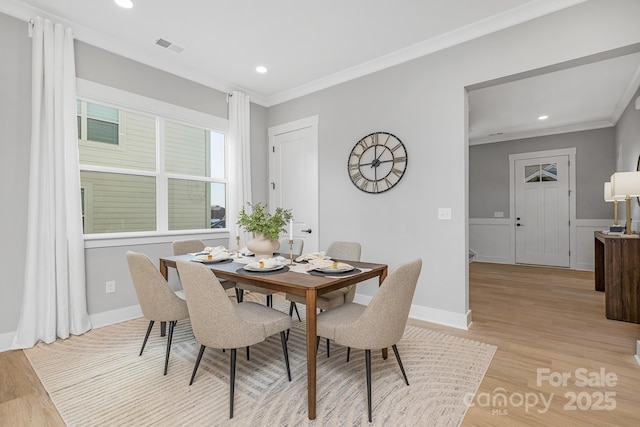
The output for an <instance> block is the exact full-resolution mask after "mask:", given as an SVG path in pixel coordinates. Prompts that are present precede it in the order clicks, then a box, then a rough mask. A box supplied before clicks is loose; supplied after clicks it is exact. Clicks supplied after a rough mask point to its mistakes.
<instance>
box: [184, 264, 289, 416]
mask: <svg viewBox="0 0 640 427" xmlns="http://www.w3.org/2000/svg"><path fill="white" fill-rule="evenodd" d="M177 268H178V271H179V272H180V276H181V277H182V279H183V286H184V291H185V295H186V297H187V306H188V307H189V313H190V314H191V325H192V328H193V334H194V335H195V337H196V340H197V341H198V343H200V351H199V353H198V358H197V360H196V363H195V366H194V368H193V373H192V374H191V380H190V381H189V385H191V384H193V381H194V379H195V376H196V372H197V371H198V366H199V365H200V361H201V360H202V355H203V353H204V350H205V348H207V347H212V348H219V349H231V356H230V371H229V418H233V401H234V388H235V374H236V350H237V349H238V348H240V347H247V348H248V347H249V346H251V345H254V344H257V343H259V342H262V341H264V340H266V339H267V338H268V337H269V336H271V335H274V334H277V333H278V332H279V333H280V341H281V342H282V352H283V354H284V361H285V365H286V369H287V376H288V378H289V381H291V370H290V368H289V354H288V351H287V341H286V337H285V331H286V330H288V329H289V328H291V316H287V315H286V314H284V313H281V312H279V311H277V310H274V309H272V308H269V307H265V306H263V305H261V304H257V303H254V302H242V303H238V304H233V303H232V302H231V301H229V298H227V296H226V293H225V292H224V289H223V288H222V286H221V284H220V282H219V281H218V278H217V277H216V276H215V274H212V273H211V270H210V269H208V268H207V267H206V266H204V265H202V264H198V263H193V262H188V261H178V262H177Z"/></svg>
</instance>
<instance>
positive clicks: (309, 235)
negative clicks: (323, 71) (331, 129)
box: [269, 116, 319, 252]
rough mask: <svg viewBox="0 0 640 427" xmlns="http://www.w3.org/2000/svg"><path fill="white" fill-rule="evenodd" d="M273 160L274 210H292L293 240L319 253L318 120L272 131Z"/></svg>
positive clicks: (271, 196)
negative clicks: (299, 241) (277, 208)
mask: <svg viewBox="0 0 640 427" xmlns="http://www.w3.org/2000/svg"><path fill="white" fill-rule="evenodd" d="M269 156H270V160H269V205H270V206H271V209H274V208H276V207H282V208H285V209H291V210H292V211H293V220H294V221H293V238H294V239H302V240H303V241H304V252H315V251H318V245H319V241H318V235H319V229H318V117H317V116H314V117H310V118H308V119H302V120H298V121H295V122H291V123H286V124H283V125H279V126H274V127H271V128H269ZM283 237H284V236H283ZM286 237H288V236H286ZM286 250H288V248H281V251H283V252H284V251H286Z"/></svg>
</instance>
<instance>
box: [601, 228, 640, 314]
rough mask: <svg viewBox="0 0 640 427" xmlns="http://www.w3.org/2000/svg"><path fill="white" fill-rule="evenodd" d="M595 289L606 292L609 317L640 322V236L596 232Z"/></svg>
mask: <svg viewBox="0 0 640 427" xmlns="http://www.w3.org/2000/svg"><path fill="white" fill-rule="evenodd" d="M594 241H595V247H594V257H595V260H594V261H595V262H594V264H595V265H594V267H595V287H596V291H604V293H605V307H606V316H607V319H612V320H622V321H624V322H632V323H640V238H637V237H624V236H619V235H610V234H604V233H602V232H600V231H596V232H595V239H594Z"/></svg>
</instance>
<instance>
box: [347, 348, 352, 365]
mask: <svg viewBox="0 0 640 427" xmlns="http://www.w3.org/2000/svg"><path fill="white" fill-rule="evenodd" d="M349 356H351V347H347V363H349Z"/></svg>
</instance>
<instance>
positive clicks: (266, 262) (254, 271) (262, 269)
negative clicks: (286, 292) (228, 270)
mask: <svg viewBox="0 0 640 427" xmlns="http://www.w3.org/2000/svg"><path fill="white" fill-rule="evenodd" d="M286 264H287V259H286V258H284V257H281V256H277V257H274V258H263V259H260V260H256V261H252V262H250V263H247V264H245V265H244V266H243V267H242V268H239V269H237V270H236V273H239V274H248V275H268V274H280V273H286V272H287V271H289V267H288V266H287V265H286Z"/></svg>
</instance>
